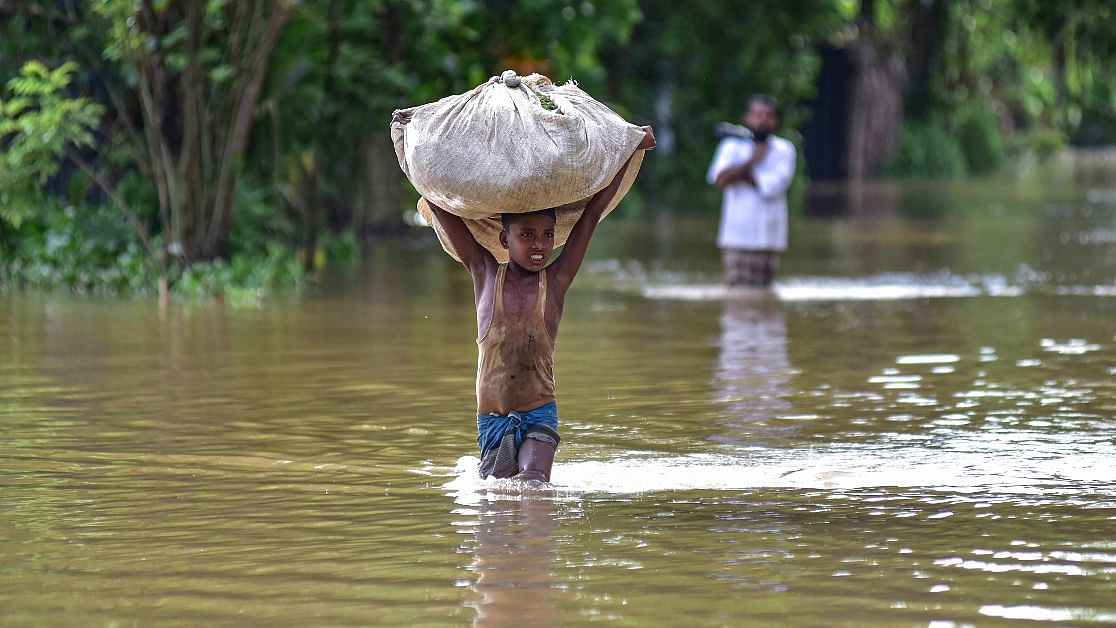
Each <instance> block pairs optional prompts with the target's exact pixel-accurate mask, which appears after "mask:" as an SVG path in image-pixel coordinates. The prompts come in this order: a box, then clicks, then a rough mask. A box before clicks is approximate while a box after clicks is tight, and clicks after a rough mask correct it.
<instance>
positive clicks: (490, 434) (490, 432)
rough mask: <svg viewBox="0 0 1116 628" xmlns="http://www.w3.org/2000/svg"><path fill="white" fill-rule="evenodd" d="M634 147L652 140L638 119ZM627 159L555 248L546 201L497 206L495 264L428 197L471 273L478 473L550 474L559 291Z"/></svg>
mask: <svg viewBox="0 0 1116 628" xmlns="http://www.w3.org/2000/svg"><path fill="white" fill-rule="evenodd" d="M644 132H645V136H644V138H643V142H642V143H640V145H639V146H638V147H637V150H640V149H651V148H654V147H655V136H654V134H653V133H652V131H651V127H644ZM627 169H628V162H625V163H624V165H623V166H622V167H621V168H620V170H619V171H618V172H617V173H616V176H615V177H613V179H612V182H611V183H609V184H608V186H607V187H605V188H604V189H603V190H601V191H600V192H598V193H597V194H595V195H594V196H593V197H592V198H591V199H589V203H588V204H587V205H586V206H585V211H584V212H583V213H582V215H581V217H580V218H579V219H578V221H577V223H575V224H574V227H573V230H571V231H570V235H569V238H567V240H566V244H565V245H564V246H563V248H562V253H561V254H560V255H559V256H558V259H556V260H554V263H553V264H551V265H549V266H547V265H546V263H547V261H548V260H549V259H550V254H551V253H552V252H553V251H554V223H555V214H554V210H553V209H546V210H541V211H535V212H530V213H524V214H503V215H502V216H501V220H502V222H503V230H502V231H501V232H500V243H501V244H503V246H504V248H506V249H507V250H508V263H507V264H500V263H498V262H497V261H496V258H494V257H493V256H492V254H491V253H489V252H488V250H487V249H485V248H484V247H483V246H481V245H480V244H479V243H478V242H477V241H476V239H474V238H473V234H472V232H470V231H469V228H468V227H466V226H465V223H464V222H463V221H462V219H461V218H459V217H458V216H455V215H453V214H451V213H449V212H447V211H445V210H444V209H442V208H441V207H438V206H437V205H435V204H434V203H431V202H430V200H429V199H427V203H429V205H430V208H431V210H432V211H433V212H434V216H435V217H436V218H437V220H438V222H439V223H441V225H442V228H443V230H444V231H445V233H446V236H447V237H448V238H449V240H450V242H451V243H452V244H453V248H454V250H456V251H457V255H458V257H460V258H461V263H462V264H463V265H464V266H465V267H466V268H468V269H469V273H470V274H471V275H472V276H473V292H474V294H475V297H476V305H477V346H478V348H479V353H480V357H479V359H478V360H477V432H478V436H477V444H478V445H479V446H480V452H481V463H480V475H481V477H488V476H495V477H498V478H508V477H515V478H518V479H523V480H538V481H542V482H549V481H550V468H551V466H552V465H553V464H554V452H555V450H556V449H557V448H558V442H559V440H560V438H559V437H558V408H557V405H556V403H555V397H554V339H555V338H556V337H557V336H558V322H559V320H561V318H562V306H563V304H564V303H565V299H566V291H567V290H568V289H569V287H570V284H571V283H573V280H574V276H575V275H576V274H577V271H578V269H579V268H580V267H581V262H582V260H584V259H585V251H586V249H588V248H589V239H590V238H591V237H592V236H593V231H594V230H595V229H596V228H597V222H598V221H600V219H601V216H602V214H603V213H604V211H605V209H606V207H607V206H608V204H609V201H611V200H612V197H613V196H615V194H616V191H617V188H619V187H620V182H621V181H622V180H623V178H624V173H625V172H626V171H627Z"/></svg>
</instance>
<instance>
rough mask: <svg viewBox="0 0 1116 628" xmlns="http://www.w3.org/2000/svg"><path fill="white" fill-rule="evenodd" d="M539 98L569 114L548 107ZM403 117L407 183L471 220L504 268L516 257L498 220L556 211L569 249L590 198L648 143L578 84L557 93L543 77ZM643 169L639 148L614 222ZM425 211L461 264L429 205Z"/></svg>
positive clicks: (400, 140)
mask: <svg viewBox="0 0 1116 628" xmlns="http://www.w3.org/2000/svg"><path fill="white" fill-rule="evenodd" d="M505 79H507V80H505ZM537 94H543V95H545V96H546V97H548V98H549V99H550V100H551V101H553V103H554V104H556V105H557V106H558V109H559V111H560V113H559V112H555V111H550V110H547V109H546V108H544V107H543V106H542V105H541V103H540V99H539V96H538V95H537ZM396 114H402V117H403V118H404V119H406V120H407V121H406V122H400V121H393V122H392V125H391V136H392V141H393V142H394V143H395V151H396V157H397V158H398V159H399V166H400V168H402V169H403V172H404V173H405V174H406V175H407V178H408V179H410V181H411V183H412V184H413V185H414V186H415V189H417V190H418V191H419V193H420V194H422V196H423V197H424V198H428V199H430V200H431V201H432V202H434V203H437V204H438V205H439V206H440V207H442V208H443V209H445V210H446V211H449V212H451V213H453V214H456V215H458V216H461V217H462V218H464V219H466V224H468V225H469V228H470V230H471V231H472V232H473V234H474V235H475V236H476V237H477V240H478V242H480V243H481V244H482V245H484V246H485V248H487V249H488V250H489V251H491V252H492V253H493V255H494V256H496V258H497V259H498V260H501V261H504V260H506V259H507V255H506V251H504V250H503V247H502V246H501V245H500V243H499V237H498V234H499V231H500V221H499V214H501V213H522V212H529V211H535V210H538V209H546V208H550V207H554V208H557V211H558V225H557V229H556V234H555V245H556V246H560V245H561V244H563V243H565V241H566V237H567V236H568V235H569V231H570V229H571V228H572V227H573V224H574V223H575V222H577V219H578V218H579V217H580V216H581V213H582V212H583V211H584V209H585V204H586V203H587V202H588V200H589V198H590V197H592V196H593V195H594V194H596V193H597V192H599V191H600V190H602V189H604V188H605V187H606V186H607V185H608V184H609V182H611V181H612V178H613V177H614V176H615V174H616V172H617V171H618V170H619V169H620V167H621V166H622V165H623V164H624V162H625V161H627V160H628V158H629V157H631V156H632V155H633V152H635V150H636V146H638V145H639V143H640V142H641V141H642V140H643V137H644V132H643V129H642V128H640V127H638V126H636V125H634V124H630V123H628V122H626V121H624V119H623V118H621V117H620V116H618V115H617V114H616V113H614V112H613V111H612V110H611V109H609V108H608V107H606V106H604V105H603V104H601V103H599V102H597V101H596V100H594V99H593V98H592V97H591V96H589V95H588V94H586V93H585V92H583V91H582V90H581V89H579V88H578V87H577V86H576V85H575V84H573V83H572V82H569V83H566V84H563V85H560V86H555V85H553V84H552V83H551V82H550V80H549V79H547V78H546V77H544V76H541V75H538V74H532V75H531V76H528V77H522V78H520V77H515V76H514V73H509V72H505V73H504V75H503V76H499V77H493V78H492V79H489V80H488V81H487V82H486V83H484V84H482V85H480V86H478V87H476V88H475V89H473V90H472V91H470V92H467V93H464V94H458V95H455V96H448V97H446V98H443V99H441V100H439V101H437V102H433V103H429V104H426V105H421V106H418V107H412V108H410V109H403V110H399V111H397V112H396ZM393 118H395V117H394V116H393ZM642 162H643V151H639V154H638V155H635V156H634V158H633V159H632V161H631V165H630V166H629V167H628V170H627V172H626V173H625V177H624V180H623V184H622V185H621V186H620V189H619V190H618V191H617V194H616V195H615V196H614V197H613V199H612V201H611V202H610V203H609V206H608V208H607V211H606V212H605V215H607V214H608V212H610V211H612V209H613V208H614V207H616V205H617V204H618V203H619V202H620V200H621V199H622V198H623V197H624V195H625V194H627V193H628V190H629V189H631V185H632V182H633V181H634V180H635V177H636V175H637V174H638V173H639V167H640V165H641V164H642ZM419 211H420V212H421V213H422V214H423V216H424V217H425V218H426V219H427V221H428V222H430V223H431V224H433V225H435V231H436V232H437V234H438V239H439V241H440V242H441V243H442V247H443V248H445V249H446V252H447V253H449V254H450V255H452V256H453V257H454V258H457V255H456V253H455V252H454V251H453V247H452V245H450V243H449V241H448V239H447V238H446V237H445V234H444V233H443V232H442V230H441V228H440V226H439V225H437V222H436V221H435V220H433V218H432V216H431V214H430V210H429V207H427V206H426V203H425V202H423V201H421V200H420V201H419Z"/></svg>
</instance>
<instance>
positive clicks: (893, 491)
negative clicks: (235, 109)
mask: <svg viewBox="0 0 1116 628" xmlns="http://www.w3.org/2000/svg"><path fill="white" fill-rule="evenodd" d="M812 203H814V205H813V207H814V210H812V214H811V215H808V216H799V217H797V218H796V219H795V220H794V222H793V224H792V230H791V233H792V235H791V237H792V250H791V252H790V253H789V254H788V255H787V256H786V258H785V260H784V266H783V269H782V274H781V276H780V278H779V282H778V284H777V285H776V287H775V289H774V290H773V291H772V292H770V293H749V292H726V291H725V290H724V289H723V288H721V287H720V286H719V284H718V257H717V252H716V250H715V249H713V247H712V240H713V229H714V221H715V215H714V213H713V212H712V211H710V212H706V213H704V214H699V215H693V214H687V215H684V216H680V215H675V214H673V213H671V212H669V211H666V210H660V211H654V210H650V211H648V212H647V213H645V214H644V215H643V217H641V218H640V219H631V218H627V219H625V218H622V217H618V218H610V219H609V222H607V223H606V224H605V225H604V226H603V227H602V229H601V231H600V234H599V236H598V238H597V241H595V242H594V245H593V248H592V250H591V253H590V259H589V260H588V261H587V264H586V267H585V269H584V271H583V274H582V276H581V277H579V279H578V283H577V284H575V286H574V289H573V290H572V292H571V294H570V297H569V300H568V303H567V307H566V312H565V316H564V319H563V322H562V329H561V334H560V336H559V339H558V360H557V378H558V396H559V414H560V417H561V428H560V429H561V432H562V434H563V438H564V441H563V444H562V447H561V449H560V450H559V456H558V461H557V465H556V467H555V470H554V484H553V486H550V487H545V488H540V487H525V486H520V485H517V484H515V483H510V482H506V481H505V482H482V481H480V480H478V479H477V478H475V477H474V475H473V473H474V471H475V466H476V460H475V455H476V451H475V417H474V416H473V414H472V411H473V407H474V403H475V401H474V397H473V383H474V382H473V378H474V374H475V360H476V354H475V344H474V343H473V340H472V337H473V333H474V324H475V323H474V316H473V312H472V306H471V301H472V297H471V291H470V287H469V285H468V283H467V278H466V276H465V273H464V271H461V270H460V269H459V268H456V267H454V266H453V265H452V264H451V263H450V261H449V260H448V258H446V257H445V256H444V255H442V254H440V253H438V252H437V251H435V250H434V249H433V248H430V247H415V246H413V245H383V246H382V247H381V248H380V249H379V251H378V253H377V254H376V255H374V256H373V259H371V260H370V261H369V262H368V263H367V264H366V265H365V266H363V267H361V268H356V269H349V270H346V271H339V272H336V273H334V274H332V275H330V276H329V277H327V278H326V280H324V281H323V283H322V284H320V285H319V286H316V287H314V288H312V289H310V290H309V291H308V293H306V294H303V295H291V296H286V297H283V296H280V297H275V298H271V299H267V300H265V301H261V302H250V303H225V304H213V303H200V304H199V303H189V304H188V303H172V304H171V306H170V307H169V309H168V310H167V311H166V312H163V313H160V311H159V310H158V308H157V306H155V305H154V304H152V303H148V302H146V301H142V300H134V299H108V298H88V297H74V296H58V295H35V294H16V293H12V294H4V295H0V426H2V428H0V429H2V431H0V623H3V624H5V625H28V626H31V625H105V626H108V625H179V624H183V625H230V624H232V625H238V624H239V625H243V624H278V625H392V624H395V625H468V624H476V625H506V624H517V623H524V624H526V623H530V624H534V625H580V624H588V623H592V622H596V621H603V620H609V621H612V622H613V623H616V624H619V625H679V624H686V625H742V624H745V623H757V624H766V625H780V624H782V625H858V626H862V625H887V626H891V625H929V624H933V625H966V624H976V625H986V624H992V625H995V624H1000V623H1004V624H1007V623H1015V622H1019V621H1023V620H1027V621H1029V622H1030V623H1037V624H1049V625H1091V624H1097V625H1100V624H1113V623H1116V192H1114V190H1112V189H1111V188H1108V187H1105V185H1104V184H1103V183H1095V182H1094V183H1087V182H1086V183H1081V184H1079V185H1075V186H1073V187H1072V188H1071V189H1070V192H1065V193H1062V194H1061V195H1060V196H1059V195H1054V194H1050V193H1047V192H1042V191H1040V192H1038V193H1028V194H1022V193H1020V192H1018V191H1017V190H1015V189H1014V188H1012V187H1010V186H1007V187H1004V188H993V189H989V188H988V186H983V187H981V186H974V185H971V184H967V185H959V186H943V185H941V184H911V185H906V186H896V185H890V186H877V187H874V188H870V189H868V190H867V191H862V192H861V193H860V195H859V196H856V195H853V196H850V194H849V193H848V191H847V190H843V189H831V190H828V191H827V190H825V189H819V190H818V191H817V192H816V194H815V197H814V198H813V200H812ZM850 205H851V206H852V207H853V211H851V212H850V211H849V209H848V206H850ZM833 207H837V208H836V209H833ZM831 210H832V211H831Z"/></svg>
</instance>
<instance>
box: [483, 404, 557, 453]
mask: <svg viewBox="0 0 1116 628" xmlns="http://www.w3.org/2000/svg"><path fill="white" fill-rule="evenodd" d="M536 425H545V426H546V427H549V428H550V429H551V430H554V431H555V432H557V431H558V404H556V403H555V402H553V401H551V402H550V403H548V404H545V405H541V406H539V407H537V408H534V409H532V410H528V411H526V412H516V411H514V410H513V411H512V412H509V413H507V414H478V415H477V445H478V446H479V447H480V451H481V457H482V458H483V457H484V454H485V453H487V452H488V450H490V449H492V448H493V447H495V446H497V445H499V444H500V439H501V438H503V437H504V434H506V433H507V432H508V430H511V429H514V430H515V446H516V448H517V449H518V448H519V446H520V445H521V444H523V437H524V436H526V435H527V432H528V431H530V428H532V427H534V426H536Z"/></svg>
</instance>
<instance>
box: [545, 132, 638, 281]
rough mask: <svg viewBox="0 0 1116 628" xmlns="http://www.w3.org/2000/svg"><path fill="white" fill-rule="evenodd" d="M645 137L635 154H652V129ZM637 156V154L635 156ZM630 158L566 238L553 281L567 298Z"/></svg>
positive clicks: (596, 195)
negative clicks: (639, 152) (590, 241)
mask: <svg viewBox="0 0 1116 628" xmlns="http://www.w3.org/2000/svg"><path fill="white" fill-rule="evenodd" d="M643 132H644V137H643V141H642V142H641V143H640V145H639V146H637V147H636V150H650V149H652V148H655V133H654V132H653V131H652V130H651V127H649V126H645V127H643ZM633 154H634V153H633ZM631 161H632V160H631V158H630V157H629V158H628V160H627V161H625V162H624V165H623V166H621V167H620V170H619V171H617V172H616V176H614V177H613V178H612V181H611V182H610V183H609V184H608V186H607V187H605V189H603V190H601V191H600V192H597V193H596V194H594V195H593V198H591V199H589V203H588V204H587V205H586V206H585V211H584V212H582V214H581V217H580V218H578V220H577V223H575V224H574V227H573V229H572V230H571V231H570V235H569V237H568V238H566V244H565V245H564V246H563V247H562V253H561V255H559V256H558V259H557V260H555V262H554V273H553V275H552V277H553V278H554V280H555V282H556V283H557V286H556V287H557V288H558V289H559V290H561V291H562V293H563V294H564V293H565V291H566V290H567V289H568V288H569V287H570V284H572V283H573V280H574V277H575V276H576V275H577V271H578V270H579V269H580V268H581V262H582V261H584V260H585V251H587V250H588V249H589V240H590V239H591V238H592V237H593V232H594V231H595V230H596V229H597V223H598V222H600V220H601V214H603V213H604V211H605V208H607V207H608V204H609V202H610V201H611V200H612V197H613V196H616V192H617V190H618V189H619V188H620V183H621V182H622V181H623V180H624V174H625V173H626V172H627V171H628V164H630V163H631Z"/></svg>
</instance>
